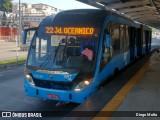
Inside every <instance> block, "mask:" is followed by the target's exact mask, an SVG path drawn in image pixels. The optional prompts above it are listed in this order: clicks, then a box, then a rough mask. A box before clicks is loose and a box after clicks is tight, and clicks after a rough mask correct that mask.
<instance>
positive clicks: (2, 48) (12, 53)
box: [0, 42, 28, 61]
mask: <svg viewBox="0 0 160 120" xmlns="http://www.w3.org/2000/svg"><path fill="white" fill-rule="evenodd" d="M16 49H17V51H16ZM17 53H18V54H17ZM27 53H28V51H21V50H20V47H18V48H17V47H16V43H15V42H3V43H0V61H3V60H11V59H16V58H17V55H18V58H26V57H27Z"/></svg>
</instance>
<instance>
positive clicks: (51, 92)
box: [24, 79, 95, 103]
mask: <svg viewBox="0 0 160 120" xmlns="http://www.w3.org/2000/svg"><path fill="white" fill-rule="evenodd" d="M24 88H25V93H26V95H27V96H32V97H38V98H42V99H50V100H57V101H65V102H75V103H83V102H84V101H85V100H86V99H87V98H88V97H89V96H90V95H91V94H92V93H93V92H94V91H95V89H91V87H86V88H84V89H83V90H82V91H79V92H76V91H73V90H55V89H47V88H41V87H36V86H32V85H30V84H29V83H28V82H27V80H25V79H24Z"/></svg>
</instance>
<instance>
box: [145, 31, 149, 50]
mask: <svg viewBox="0 0 160 120" xmlns="http://www.w3.org/2000/svg"><path fill="white" fill-rule="evenodd" d="M145 38H146V53H148V52H149V44H148V43H149V31H145Z"/></svg>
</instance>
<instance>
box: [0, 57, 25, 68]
mask: <svg viewBox="0 0 160 120" xmlns="http://www.w3.org/2000/svg"><path fill="white" fill-rule="evenodd" d="M25 61H26V58H19V59H18V63H22V62H25ZM16 62H17V60H16V59H12V60H4V61H0V67H1V66H2V65H4V66H5V65H11V64H16Z"/></svg>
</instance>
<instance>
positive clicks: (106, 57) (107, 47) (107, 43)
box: [100, 32, 112, 71]
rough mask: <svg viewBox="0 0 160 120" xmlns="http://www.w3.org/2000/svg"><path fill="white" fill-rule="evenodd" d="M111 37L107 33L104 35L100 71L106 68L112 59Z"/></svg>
mask: <svg viewBox="0 0 160 120" xmlns="http://www.w3.org/2000/svg"><path fill="white" fill-rule="evenodd" d="M111 40H112V37H111V35H110V34H109V33H108V32H107V33H106V32H105V34H104V39H103V43H102V59H101V67H100V71H101V70H102V69H103V68H104V67H105V66H106V64H107V63H108V62H109V61H110V59H111V57H112V48H111Z"/></svg>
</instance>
